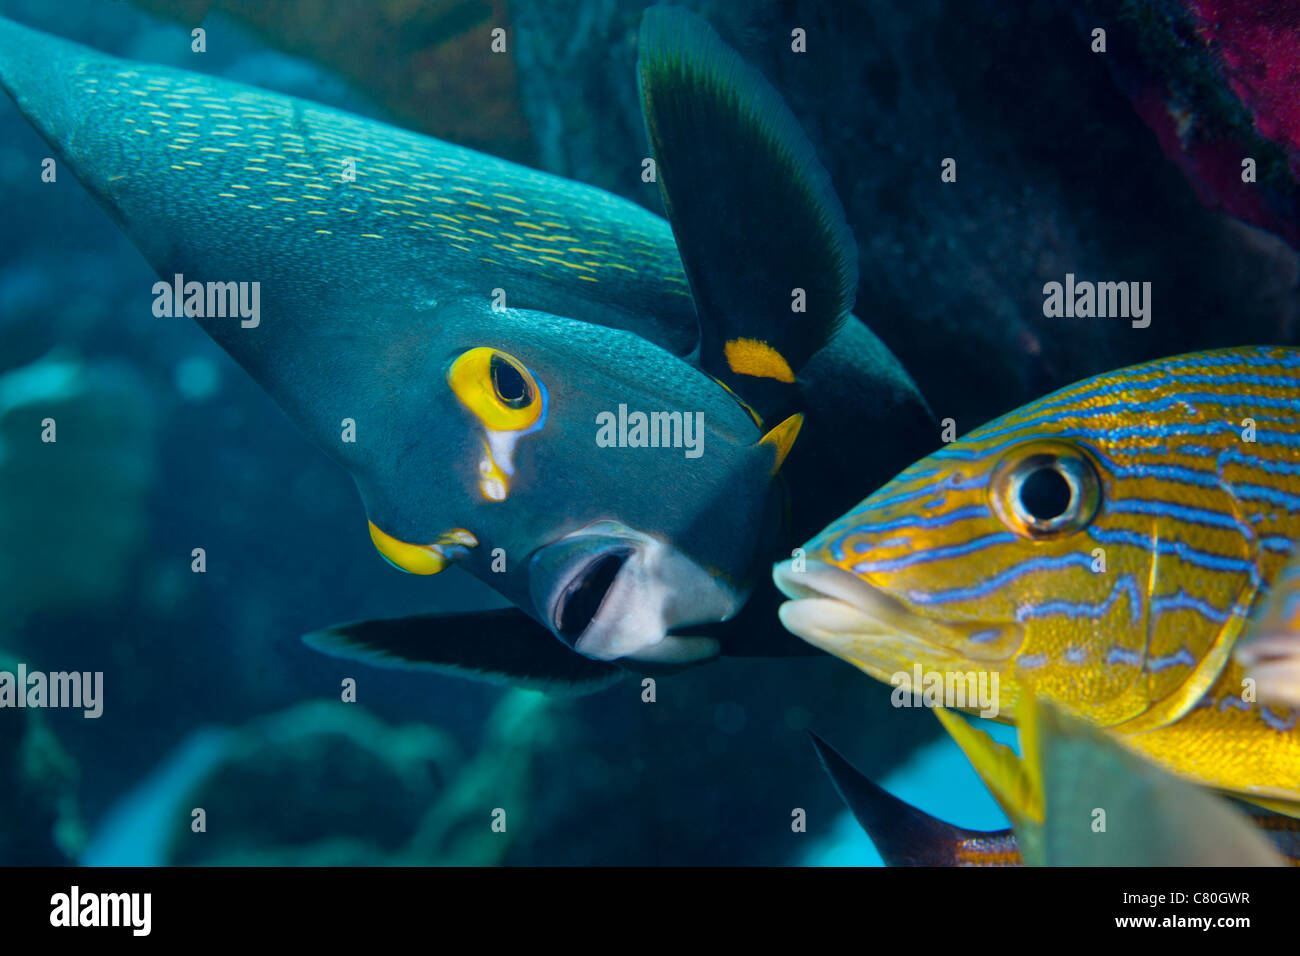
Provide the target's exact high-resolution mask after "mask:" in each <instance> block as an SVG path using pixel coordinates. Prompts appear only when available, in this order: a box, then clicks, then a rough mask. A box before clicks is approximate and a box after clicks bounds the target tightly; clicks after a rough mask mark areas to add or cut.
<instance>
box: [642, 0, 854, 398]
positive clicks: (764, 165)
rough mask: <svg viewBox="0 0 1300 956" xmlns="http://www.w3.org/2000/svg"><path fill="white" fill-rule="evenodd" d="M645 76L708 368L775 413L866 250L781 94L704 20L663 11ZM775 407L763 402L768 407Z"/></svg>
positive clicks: (831, 321)
mask: <svg viewBox="0 0 1300 956" xmlns="http://www.w3.org/2000/svg"><path fill="white" fill-rule="evenodd" d="M639 52H640V57H639V61H638V78H639V82H640V90H641V106H642V111H643V113H644V117H645V124H646V133H647V136H648V138H649V141H650V149H651V152H652V154H653V156H654V160H655V168H656V178H657V181H658V184H659V190H660V194H661V195H662V197H663V201H664V206H665V209H666V210H667V213H668V220H669V222H670V223H671V224H672V228H673V235H674V237H675V238H676V240H677V247H678V251H679V252H680V253H681V257H682V264H683V265H684V266H685V268H686V275H687V278H688V279H689V280H690V285H691V293H692V295H693V296H694V298H695V307H696V311H697V313H698V315H699V319H700V362H701V365H702V366H703V367H704V369H705V371H707V372H708V373H709V374H710V375H713V376H715V377H718V378H722V379H724V380H725V381H726V382H727V383H728V385H730V386H731V387H732V388H734V389H735V390H736V391H737V392H738V393H739V394H741V395H742V396H743V397H744V398H745V400H746V401H748V402H750V403H751V404H754V405H756V407H759V410H760V412H762V414H763V415H764V417H768V416H769V415H771V414H772V410H773V407H774V406H775V405H776V404H777V402H778V401H779V396H780V394H781V392H780V388H781V386H785V387H786V388H787V389H788V387H789V386H790V385H792V384H793V383H794V381H795V376H796V375H797V374H798V372H799V369H800V368H801V367H802V366H803V365H804V364H805V363H806V362H807V361H808V359H809V358H810V357H811V356H812V355H813V353H814V352H816V351H817V350H818V349H820V348H821V347H822V346H823V345H825V344H826V343H827V342H829V341H830V339H831V338H832V337H833V336H834V335H835V333H836V331H837V330H838V329H839V327H840V325H841V323H842V322H843V321H844V319H845V317H846V316H847V315H848V313H849V311H850V310H851V309H852V307H853V301H854V298H855V297H856V295H857V282H858V265H857V246H856V244H855V243H854V241H853V235H852V233H851V232H850V230H849V226H848V222H847V220H846V219H845V216H844V209H843V207H842V206H841V205H840V201H839V199H838V197H837V196H836V195H835V191H834V189H833V188H832V186H831V181H830V176H829V175H828V174H827V173H826V170H825V169H824V168H823V167H822V165H821V163H820V162H819V161H818V159H817V155H816V153H815V152H814V150H813V147H812V144H811V143H810V142H809V141H808V137H807V136H806V135H805V134H804V132H803V130H802V129H801V128H800V126H799V122H798V121H797V120H796V119H795V116H794V114H793V113H792V112H791V111H790V108H789V107H788V106H787V105H786V104H785V102H784V101H783V100H782V99H781V96H780V94H778V93H777V91H776V90H775V89H773V87H772V86H771V84H769V83H768V82H767V80H765V79H764V78H763V76H762V75H761V74H760V73H759V72H758V71H757V70H756V69H754V68H753V67H751V66H750V65H749V64H747V63H745V61H744V60H742V59H741V58H740V56H739V54H737V53H736V51H735V50H733V49H732V48H731V47H729V46H727V44H726V43H724V42H723V41H722V39H721V38H720V37H719V36H718V35H717V33H715V32H714V31H713V29H712V27H710V26H709V25H708V24H707V23H705V22H704V21H703V20H701V19H700V18H699V17H697V16H695V15H694V14H693V13H690V12H688V11H686V10H682V9H679V8H676V7H668V6H655V7H652V8H650V9H649V10H647V11H646V13H645V16H644V18H643V19H642V21H641V34H640V51H639ZM764 406H766V407H764Z"/></svg>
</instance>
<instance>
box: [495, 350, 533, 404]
mask: <svg viewBox="0 0 1300 956" xmlns="http://www.w3.org/2000/svg"><path fill="white" fill-rule="evenodd" d="M489 367H490V368H491V370H492V388H493V389H495V390H496V393H497V398H499V399H501V401H502V402H504V403H505V404H506V405H508V406H509V407H510V408H527V407H528V405H529V404H530V403H531V402H532V391H531V389H529V387H528V383H527V382H526V381H525V380H524V377H523V376H522V375H520V374H519V369H517V368H515V367H514V366H513V365H511V364H510V363H509V362H507V361H506V360H505V359H503V358H501V357H500V356H496V355H494V356H492V361H491V363H490V366H489Z"/></svg>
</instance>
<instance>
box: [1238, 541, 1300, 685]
mask: <svg viewBox="0 0 1300 956" xmlns="http://www.w3.org/2000/svg"><path fill="white" fill-rule="evenodd" d="M1233 656H1234V657H1235V658H1236V659H1237V663H1239V664H1241V666H1242V667H1244V668H1245V671H1246V673H1245V677H1246V678H1247V679H1252V680H1254V681H1255V693H1256V694H1257V695H1258V699H1259V702H1260V703H1261V704H1269V705H1273V706H1275V707H1300V558H1292V559H1291V561H1290V563H1289V564H1288V565H1286V567H1284V568H1283V569H1282V570H1281V571H1280V572H1279V573H1278V575H1277V576H1276V577H1275V578H1274V579H1273V584H1272V589H1271V591H1270V593H1269V595H1268V596H1267V597H1266V598H1265V599H1264V600H1263V601H1262V602H1261V603H1260V605H1259V607H1258V609H1257V610H1256V612H1255V614H1254V615H1253V616H1252V617H1251V620H1250V622H1249V623H1248V624H1247V625H1246V629H1245V631H1244V632H1243V634H1242V636H1241V639H1240V640H1238V642H1237V646H1236V648H1235V649H1234V651H1233Z"/></svg>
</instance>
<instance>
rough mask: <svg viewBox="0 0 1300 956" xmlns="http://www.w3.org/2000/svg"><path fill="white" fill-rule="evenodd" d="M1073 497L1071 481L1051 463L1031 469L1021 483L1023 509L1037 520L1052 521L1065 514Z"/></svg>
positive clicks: (1021, 505) (1021, 504)
mask: <svg viewBox="0 0 1300 956" xmlns="http://www.w3.org/2000/svg"><path fill="white" fill-rule="evenodd" d="M1073 497H1074V495H1073V492H1072V491H1071V490H1070V483H1069V482H1068V481H1066V480H1065V476H1064V475H1062V474H1061V473H1060V472H1059V471H1057V470H1056V468H1054V467H1052V466H1051V465H1045V466H1044V467H1042V468H1037V469H1035V470H1034V471H1031V472H1030V473H1029V474H1028V476H1026V478H1025V480H1024V481H1022V482H1021V483H1020V507H1021V510H1023V511H1024V512H1025V514H1027V515H1029V517H1031V518H1032V519H1033V520H1034V521H1036V522H1044V521H1052V520H1054V519H1056V518H1059V517H1060V516H1061V515H1063V514H1065V512H1066V511H1067V510H1069V507H1070V500H1071V499H1072V498H1073Z"/></svg>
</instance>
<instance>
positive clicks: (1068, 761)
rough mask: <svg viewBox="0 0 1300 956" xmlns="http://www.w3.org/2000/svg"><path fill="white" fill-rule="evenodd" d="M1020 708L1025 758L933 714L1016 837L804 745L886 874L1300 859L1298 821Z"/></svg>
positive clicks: (1062, 719) (1039, 708)
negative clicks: (954, 820) (959, 821)
mask: <svg viewBox="0 0 1300 956" xmlns="http://www.w3.org/2000/svg"><path fill="white" fill-rule="evenodd" d="M1022 709H1023V711H1024V715H1023V716H1022V718H1021V725H1020V740H1021V748H1022V750H1023V751H1024V757H1023V758H1020V757H1017V756H1016V754H1015V753H1014V751H1012V750H1011V749H1010V748H1008V747H1005V746H1003V745H1002V744H998V743H996V742H994V741H993V740H992V738H990V737H989V735H988V734H986V733H984V732H983V731H981V730H978V729H977V728H975V727H973V726H971V725H970V724H969V723H967V722H966V721H965V720H964V719H962V718H961V717H959V716H957V715H956V714H955V713H953V712H951V711H947V710H943V709H938V710H936V711H935V713H936V714H937V715H938V716H939V718H940V719H941V721H942V722H943V724H944V726H945V727H946V728H948V730H949V731H950V732H951V733H952V735H953V737H954V739H955V740H956V741H957V742H958V744H959V745H960V746H961V747H962V750H963V751H964V752H965V754H966V756H967V757H968V758H969V759H970V761H971V763H972V765H973V766H974V767H975V769H976V771H977V772H978V773H979V775H980V777H981V779H983V780H984V782H985V784H986V785H987V786H988V787H989V790H990V792H992V794H993V796H994V797H995V798H996V799H997V801H998V803H999V804H1000V805H1001V806H1002V808H1003V810H1004V811H1006V813H1007V816H1008V818H1009V819H1010V820H1011V821H1012V822H1013V824H1014V829H1006V830H992V831H980V830H968V829H964V828H962V827H957V826H953V825H952V824H950V823H945V822H944V821H942V820H939V819H937V818H935V817H932V816H930V815H929V814H927V813H925V812H924V811H922V810H920V809H918V808H917V807H913V806H910V805H909V804H907V803H905V802H903V801H902V800H899V799H898V798H897V797H895V796H893V795H892V794H890V793H889V792H887V791H886V790H884V789H883V788H881V787H879V786H877V785H876V784H874V783H872V782H871V781H870V780H869V779H867V778H866V777H865V776H863V775H862V774H861V773H860V772H859V771H858V770H856V769H855V768H854V767H853V766H852V765H851V764H850V763H849V762H848V761H847V760H845V759H844V757H842V756H841V755H840V754H839V753H837V752H836V751H835V750H834V748H832V747H831V746H830V745H828V744H827V743H825V741H823V740H821V739H819V738H818V737H816V736H815V735H814V736H813V744H814V746H815V748H816V750H817V755H818V757H819V758H820V759H821V762H822V766H823V767H825V769H826V772H827V774H828V775H829V776H830V778H831V781H832V782H833V783H834V785H835V788H836V790H837V792H838V793H839V794H840V797H841V799H842V800H843V801H844V803H845V805H846V806H848V808H849V809H850V810H851V811H852V813H853V815H854V817H855V818H856V819H857V820H858V822H859V824H861V826H862V828H863V829H864V830H866V831H867V835H868V836H870V837H871V840H872V842H873V843H874V844H875V845H876V849H877V850H878V851H879V852H880V855H881V858H882V859H883V860H884V861H885V864H886V865H887V866H1020V865H1023V864H1025V863H1029V864H1031V865H1037V866H1275V865H1280V864H1282V863H1290V864H1292V865H1295V864H1298V863H1300V820H1297V819H1296V818H1294V817H1288V816H1283V815H1280V814H1275V813H1270V812H1268V811H1267V810H1263V809H1261V808H1259V807H1255V806H1251V805H1249V804H1235V805H1234V803H1233V802H1232V801H1229V800H1225V799H1223V798H1221V797H1218V796H1216V795H1214V794H1212V793H1211V792H1209V791H1206V790H1203V789H1201V788H1199V787H1195V786H1193V785H1190V784H1188V783H1185V782H1184V781H1182V780H1180V779H1178V778H1177V777H1175V776H1173V775H1171V774H1167V773H1165V772H1164V771H1163V770H1160V769H1158V768H1156V767H1155V766H1154V765H1152V764H1151V763H1149V762H1148V761H1145V760H1143V759H1142V758H1140V757H1137V756H1135V755H1133V754H1131V753H1129V752H1128V751H1126V750H1124V749H1123V748H1121V747H1119V746H1118V745H1117V744H1116V743H1115V742H1114V740H1113V739H1112V738H1111V737H1109V736H1108V735H1107V734H1106V733H1105V732H1103V731H1100V730H1098V729H1096V728H1094V727H1093V726H1091V725H1090V724H1088V723H1087V722H1085V721H1082V720H1079V719H1077V718H1072V717H1067V716H1065V715H1064V714H1063V713H1061V712H1060V711H1059V710H1057V709H1056V708H1054V707H1052V706H1050V705H1045V704H1043V703H1042V702H1039V701H1037V700H1036V699H1035V698H1033V697H1027V698H1026V699H1025V704H1024V706H1023V707H1022ZM1098 811H1101V812H1100V813H1099V812H1098Z"/></svg>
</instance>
